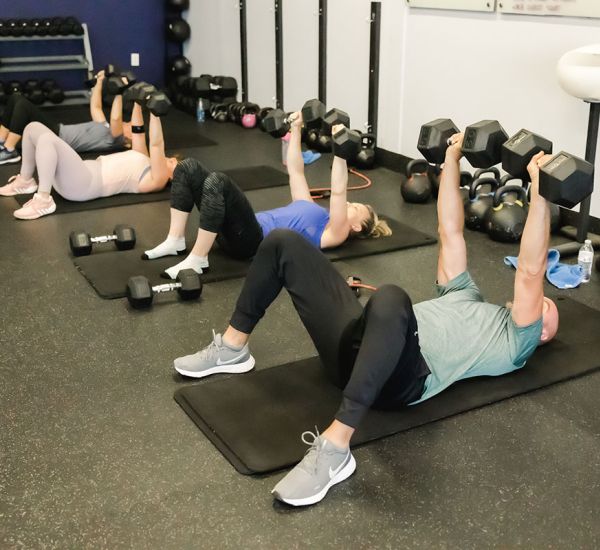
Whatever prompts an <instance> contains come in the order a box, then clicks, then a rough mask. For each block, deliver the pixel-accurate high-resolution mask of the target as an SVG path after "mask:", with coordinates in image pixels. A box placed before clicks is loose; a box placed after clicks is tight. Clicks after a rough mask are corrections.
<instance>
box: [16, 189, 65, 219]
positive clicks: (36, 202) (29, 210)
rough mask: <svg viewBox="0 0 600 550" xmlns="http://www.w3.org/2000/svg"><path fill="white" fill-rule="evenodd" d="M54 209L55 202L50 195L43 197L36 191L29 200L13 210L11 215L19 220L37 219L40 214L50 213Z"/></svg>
mask: <svg viewBox="0 0 600 550" xmlns="http://www.w3.org/2000/svg"><path fill="white" fill-rule="evenodd" d="M55 210H56V203H55V202H54V199H53V198H52V197H49V198H48V199H44V198H43V197H41V196H40V195H38V194H37V193H36V194H35V195H33V198H32V199H31V200H30V201H27V202H26V203H25V204H24V205H23V206H22V207H21V208H19V209H18V210H15V211H14V212H13V216H14V217H15V218H18V219H19V220H37V219H38V218H41V217H42V216H47V215H48V214H52V213H53V212H54V211H55Z"/></svg>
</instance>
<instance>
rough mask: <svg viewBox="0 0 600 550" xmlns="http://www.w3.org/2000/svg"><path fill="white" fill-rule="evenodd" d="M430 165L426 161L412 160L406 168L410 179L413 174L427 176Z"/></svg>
mask: <svg viewBox="0 0 600 550" xmlns="http://www.w3.org/2000/svg"><path fill="white" fill-rule="evenodd" d="M427 172H429V163H428V162H427V161H426V160H425V159H414V160H411V161H410V162H409V163H408V165H407V166H406V175H407V176H408V177H409V178H410V177H411V176H412V175H413V174H427Z"/></svg>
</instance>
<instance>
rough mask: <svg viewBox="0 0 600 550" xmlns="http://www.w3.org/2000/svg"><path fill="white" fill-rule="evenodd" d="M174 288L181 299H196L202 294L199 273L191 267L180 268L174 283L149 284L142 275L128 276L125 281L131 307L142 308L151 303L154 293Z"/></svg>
mask: <svg viewBox="0 0 600 550" xmlns="http://www.w3.org/2000/svg"><path fill="white" fill-rule="evenodd" d="M172 290H176V291H177V292H178V294H179V297H180V298H181V299H182V300H197V299H198V298H199V297H200V295H201V294H202V281H201V280H200V275H198V273H196V272H195V271H194V270H193V269H182V270H181V271H180V272H179V273H178V274H177V279H176V281H175V282H174V283H165V284H162V285H156V286H151V285H150V281H149V280H148V279H147V278H146V277H144V276H142V275H136V276H135V277H130V279H129V281H128V282H127V300H129V303H130V304H131V307H133V308H135V309H144V308H147V307H150V306H151V305H152V300H153V299H154V295H155V294H160V293H161V292H171V291H172Z"/></svg>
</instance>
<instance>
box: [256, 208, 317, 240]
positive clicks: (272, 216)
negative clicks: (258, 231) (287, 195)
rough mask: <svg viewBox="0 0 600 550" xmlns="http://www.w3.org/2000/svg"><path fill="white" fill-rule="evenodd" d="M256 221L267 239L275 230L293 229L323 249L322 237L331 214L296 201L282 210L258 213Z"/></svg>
mask: <svg viewBox="0 0 600 550" xmlns="http://www.w3.org/2000/svg"><path fill="white" fill-rule="evenodd" d="M256 219H257V220H258V223H259V224H260V226H261V227H262V230H263V236H264V237H266V236H267V235H268V234H269V233H270V232H271V231H273V229H291V230H292V231H295V232H296V233H300V235H302V236H303V237H304V238H305V239H306V240H307V241H308V242H310V243H312V244H313V245H314V246H316V247H317V248H321V235H323V231H325V226H326V225H327V223H328V222H329V212H328V211H327V210H325V208H323V207H321V206H319V205H318V204H315V203H314V202H310V201H304V200H300V201H294V202H291V203H290V204H288V205H287V206H283V207H281V208H274V209H273V210H265V211H264V212H258V213H257V214H256Z"/></svg>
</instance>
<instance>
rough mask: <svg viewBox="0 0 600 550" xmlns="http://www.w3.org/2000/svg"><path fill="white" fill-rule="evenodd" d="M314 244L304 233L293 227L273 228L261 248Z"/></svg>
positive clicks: (284, 247)
mask: <svg viewBox="0 0 600 550" xmlns="http://www.w3.org/2000/svg"><path fill="white" fill-rule="evenodd" d="M305 243H306V244H307V245H308V246H312V245H311V244H310V243H309V242H308V241H307V240H306V239H305V238H304V237H302V235H299V234H298V233H296V232H295V231H292V230H291V229H273V231H271V232H270V233H269V234H268V235H267V236H266V237H265V238H264V239H263V241H262V242H261V243H260V247H261V248H265V249H277V250H285V249H287V248H290V247H297V246H303V245H304V244H305Z"/></svg>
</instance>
